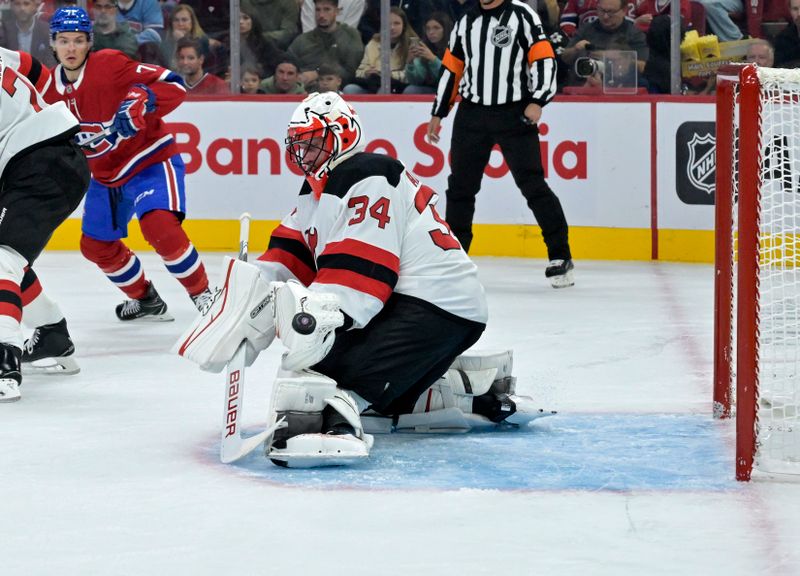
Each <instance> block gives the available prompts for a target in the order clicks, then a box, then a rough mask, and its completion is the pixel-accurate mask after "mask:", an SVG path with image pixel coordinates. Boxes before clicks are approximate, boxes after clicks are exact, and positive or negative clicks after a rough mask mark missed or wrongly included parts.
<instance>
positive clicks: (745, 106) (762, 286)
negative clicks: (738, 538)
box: [714, 65, 800, 480]
mask: <svg viewBox="0 0 800 576" xmlns="http://www.w3.org/2000/svg"><path fill="white" fill-rule="evenodd" d="M716 121H717V134H716V155H717V159H716V177H717V182H716V218H715V220H716V221H715V234H716V238H715V242H716V261H715V272H716V274H715V286H714V415H715V416H716V417H720V418H727V417H730V416H732V415H733V414H735V416H736V478H737V479H738V480H749V479H750V476H751V473H752V471H753V469H756V470H759V471H764V472H767V473H779V474H800V420H798V416H799V415H800V414H799V413H800V70H777V69H770V68H759V67H757V66H754V65H744V66H742V65H738V66H736V65H732V66H726V67H724V68H722V69H721V70H720V71H719V73H718V75H717V107H716Z"/></svg>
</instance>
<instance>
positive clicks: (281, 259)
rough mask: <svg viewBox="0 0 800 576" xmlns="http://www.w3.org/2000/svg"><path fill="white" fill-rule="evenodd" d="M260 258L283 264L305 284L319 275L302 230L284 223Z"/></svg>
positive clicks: (275, 231) (276, 229)
mask: <svg viewBox="0 0 800 576" xmlns="http://www.w3.org/2000/svg"><path fill="white" fill-rule="evenodd" d="M258 260H260V261H261V262H276V263H278V264H282V265H283V266H285V267H286V268H288V269H289V271H290V272H291V273H292V274H294V276H295V277H296V278H297V279H298V280H300V282H302V283H303V284H304V285H305V286H308V285H309V284H311V283H312V282H313V281H314V278H315V276H316V275H317V268H316V265H315V264H314V257H313V255H312V254H311V250H309V248H308V245H307V244H306V242H305V239H304V238H303V234H302V232H300V231H299V230H294V229H292V228H289V227H288V226H284V225H283V224H281V225H279V226H278V227H277V228H275V230H274V231H273V232H272V236H271V237H270V239H269V245H268V246H267V251H266V252H264V253H263V254H262V255H261V256H259V258H258Z"/></svg>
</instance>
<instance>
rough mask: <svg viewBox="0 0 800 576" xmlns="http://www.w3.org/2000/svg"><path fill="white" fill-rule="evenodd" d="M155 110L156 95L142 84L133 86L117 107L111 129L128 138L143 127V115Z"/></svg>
mask: <svg viewBox="0 0 800 576" xmlns="http://www.w3.org/2000/svg"><path fill="white" fill-rule="evenodd" d="M155 109H156V95H155V94H154V93H153V91H152V90H150V88H148V87H147V86H145V85H144V84H134V85H133V86H132V87H131V89H130V90H128V93H127V94H126V95H125V98H124V100H123V101H122V103H121V104H120V105H119V109H118V110H117V114H116V116H114V124H113V129H114V130H115V131H116V132H117V133H118V134H119V135H120V136H121V137H122V138H130V137H131V136H135V135H136V133H137V132H138V131H139V130H141V129H142V128H144V126H145V122H146V121H145V114H147V113H148V112H152V111H153V110H155Z"/></svg>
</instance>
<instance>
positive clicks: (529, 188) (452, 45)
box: [428, 0, 575, 288]
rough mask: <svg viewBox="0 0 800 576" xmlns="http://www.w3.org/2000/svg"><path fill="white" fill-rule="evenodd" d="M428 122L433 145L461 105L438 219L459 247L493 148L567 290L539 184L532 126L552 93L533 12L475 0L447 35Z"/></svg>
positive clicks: (556, 279)
mask: <svg viewBox="0 0 800 576" xmlns="http://www.w3.org/2000/svg"><path fill="white" fill-rule="evenodd" d="M442 64H443V65H442V69H441V72H440V76H439V86H438V88H437V91H436V99H435V100H434V103H433V112H432V116H431V120H430V122H429V123H428V140H429V141H430V142H432V143H434V144H435V143H437V142H438V141H439V129H440V125H441V122H442V118H444V117H445V116H447V113H448V112H449V111H450V108H452V106H453V103H454V102H455V98H456V95H457V94H460V95H461V103H460V105H459V107H458V111H457V112H456V118H455V121H454V124H453V139H452V141H451V145H450V154H451V164H452V167H451V173H450V177H449V178H448V180H447V212H446V217H445V219H446V220H447V223H448V224H449V226H450V228H451V230H452V231H453V233H454V234H455V235H456V237H457V238H458V239H459V241H460V242H461V245H462V246H463V247H464V249H465V250H467V251H468V250H469V246H470V243H471V242H472V218H473V216H474V213H475V196H476V195H477V194H478V191H479V190H480V186H481V178H482V177H483V171H484V169H485V168H486V165H487V164H488V163H489V155H490V154H491V151H492V147H493V146H494V145H495V144H499V145H500V149H501V150H502V153H503V157H504V158H505V160H506V163H507V164H508V167H509V169H510V170H511V174H512V175H513V177H514V182H516V184H517V186H518V187H519V189H520V191H521V192H522V195H523V196H524V197H525V199H526V200H527V202H528V207H529V208H530V209H531V210H532V211H533V215H534V217H535V218H536V221H537V222H538V223H539V226H540V227H541V229H542V235H543V236H544V241H545V244H546V245H547V255H548V258H549V260H550V262H549V264H548V266H547V269H546V270H545V276H546V277H547V278H549V279H550V283H551V284H552V286H553V287H554V288H564V287H566V286H572V285H573V284H574V283H575V282H574V280H573V278H572V269H573V268H574V265H573V263H572V255H571V253H570V249H569V240H568V227H567V220H566V218H565V217H564V211H563V210H562V209H561V203H560V202H559V201H558V198H557V197H556V195H555V194H554V193H553V191H552V190H551V189H550V187H549V186H548V185H547V182H545V180H544V170H543V168H542V160H541V156H540V152H539V128H538V126H537V122H539V118H540V117H541V115H542V107H543V106H544V105H545V104H547V103H548V102H549V101H550V100H551V99H552V98H553V96H554V95H555V92H556V61H555V54H554V53H553V47H552V46H551V45H550V42H549V41H548V40H547V37H546V36H545V34H544V32H543V30H542V24H541V21H540V20H539V17H538V16H537V14H536V13H535V12H534V11H533V9H531V8H530V7H529V6H528V5H527V4H524V3H523V2H521V1H520V0H480V5H479V6H476V7H474V8H472V9H470V10H468V11H467V12H465V13H464V14H463V15H462V16H461V18H459V20H458V22H456V25H455V28H454V29H453V32H452V34H451V35H450V42H449V45H448V48H447V50H446V51H445V54H444V57H443V59H442Z"/></svg>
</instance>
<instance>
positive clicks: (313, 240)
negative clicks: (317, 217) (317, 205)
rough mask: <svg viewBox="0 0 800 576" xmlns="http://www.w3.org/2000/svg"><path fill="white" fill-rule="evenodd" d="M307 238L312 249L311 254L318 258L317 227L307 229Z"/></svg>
mask: <svg viewBox="0 0 800 576" xmlns="http://www.w3.org/2000/svg"><path fill="white" fill-rule="evenodd" d="M306 238H308V247H309V248H310V249H311V255H312V256H314V257H315V258H316V256H317V240H318V238H317V229H316V228H314V227H311V228H309V229H308V230H306Z"/></svg>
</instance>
